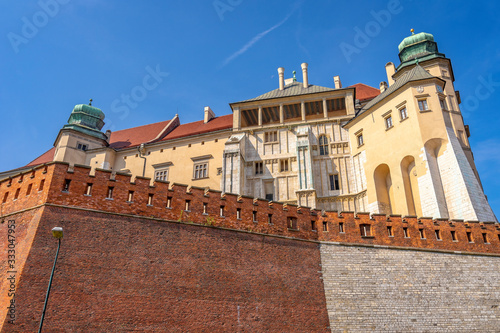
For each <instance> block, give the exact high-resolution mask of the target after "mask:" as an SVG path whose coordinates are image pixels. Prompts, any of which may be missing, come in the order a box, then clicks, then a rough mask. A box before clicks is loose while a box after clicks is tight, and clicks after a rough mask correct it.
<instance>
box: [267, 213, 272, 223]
mask: <svg viewBox="0 0 500 333" xmlns="http://www.w3.org/2000/svg"><path fill="white" fill-rule="evenodd" d="M267 223H269V224H273V214H267Z"/></svg>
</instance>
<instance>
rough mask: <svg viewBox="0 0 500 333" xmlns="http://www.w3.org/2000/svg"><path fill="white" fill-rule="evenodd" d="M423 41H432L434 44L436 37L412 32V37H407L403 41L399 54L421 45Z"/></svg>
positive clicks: (399, 47)
mask: <svg viewBox="0 0 500 333" xmlns="http://www.w3.org/2000/svg"><path fill="white" fill-rule="evenodd" d="M423 41H431V42H434V36H433V35H431V34H428V33H427V32H420V33H418V34H414V33H413V32H412V35H411V36H409V37H406V38H405V39H403V41H402V42H401V43H400V44H399V46H398V49H399V52H401V51H402V50H403V49H404V48H405V47H407V46H410V45H413V44H416V43H420V42H423Z"/></svg>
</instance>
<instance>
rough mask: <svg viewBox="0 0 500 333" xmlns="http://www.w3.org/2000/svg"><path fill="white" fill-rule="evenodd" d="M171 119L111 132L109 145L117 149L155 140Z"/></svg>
mask: <svg viewBox="0 0 500 333" xmlns="http://www.w3.org/2000/svg"><path fill="white" fill-rule="evenodd" d="M169 122H170V120H165V121H160V122H159V123H154V124H148V125H143V126H138V127H132V128H127V129H124V130H120V131H116V132H112V133H111V138H110V139H109V147H111V148H115V149H122V148H130V147H134V146H138V145H140V144H141V143H146V142H148V141H151V140H153V139H154V138H156V137H157V136H158V134H160V132H161V131H162V130H163V129H164V128H165V126H167V125H168V123H169Z"/></svg>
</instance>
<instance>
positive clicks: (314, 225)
mask: <svg viewBox="0 0 500 333" xmlns="http://www.w3.org/2000/svg"><path fill="white" fill-rule="evenodd" d="M311 230H312V231H316V221H311Z"/></svg>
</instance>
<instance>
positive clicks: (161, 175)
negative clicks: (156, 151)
mask: <svg viewBox="0 0 500 333" xmlns="http://www.w3.org/2000/svg"><path fill="white" fill-rule="evenodd" d="M155 180H163V181H167V180H168V168H166V169H161V170H156V171H155Z"/></svg>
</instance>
